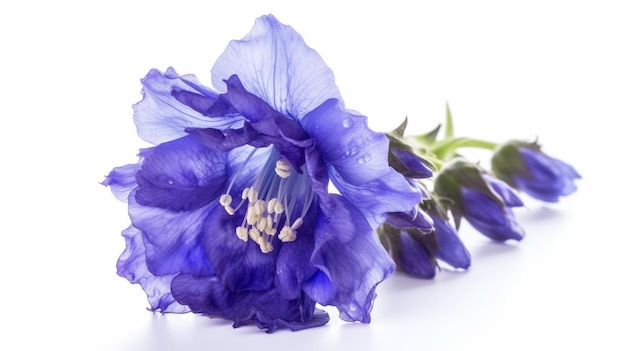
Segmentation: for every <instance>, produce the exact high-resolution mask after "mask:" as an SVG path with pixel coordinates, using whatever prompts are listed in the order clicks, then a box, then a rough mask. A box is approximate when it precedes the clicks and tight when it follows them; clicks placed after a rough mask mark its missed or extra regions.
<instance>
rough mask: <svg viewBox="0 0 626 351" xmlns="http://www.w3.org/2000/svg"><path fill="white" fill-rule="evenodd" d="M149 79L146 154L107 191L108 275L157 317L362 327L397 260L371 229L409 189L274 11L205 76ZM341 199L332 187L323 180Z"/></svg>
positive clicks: (410, 199)
mask: <svg viewBox="0 0 626 351" xmlns="http://www.w3.org/2000/svg"><path fill="white" fill-rule="evenodd" d="M211 73H212V81H213V86H214V87H215V88H216V89H217V91H213V90H211V89H210V88H207V87H205V86H203V85H202V84H201V83H200V82H199V81H198V80H197V79H196V78H195V77H194V76H192V75H183V76H181V75H178V74H177V73H176V72H175V71H174V70H173V69H171V68H170V69H168V70H167V71H166V72H165V73H162V72H160V71H157V70H151V71H150V72H149V73H148V74H147V76H146V77H145V78H144V79H143V80H142V83H143V95H144V96H143V100H142V101H141V102H139V103H137V104H136V105H135V106H134V110H135V115H134V118H135V123H136V125H137V130H138V134H139V135H140V136H141V137H142V138H143V139H144V140H146V141H148V142H149V143H152V144H154V145H155V146H154V147H151V148H147V149H144V150H141V152H140V154H139V162H138V163H137V164H133V165H126V166H122V167H118V168H115V169H114V170H113V171H112V172H111V173H110V174H109V175H108V176H107V177H106V179H105V181H104V182H103V183H104V184H105V185H108V186H110V187H111V189H112V190H113V192H114V193H115V194H116V195H117V196H118V197H119V198H122V199H125V200H127V201H128V205H129V215H130V218H131V222H132V225H131V227H130V228H129V229H127V230H126V231H125V232H124V236H125V237H126V240H127V248H126V251H125V252H124V253H123V254H122V256H121V257H120V259H119V262H118V273H119V274H120V275H122V276H124V277H126V278H127V279H128V280H129V281H131V282H133V283H138V284H140V285H141V286H142V287H143V289H144V290H145V291H146V293H147V294H148V298H149V302H150V304H151V307H152V309H153V310H160V311H164V312H169V311H173V312H181V311H185V310H190V311H193V312H196V313H203V314H207V315H210V316H217V317H222V318H226V319H230V320H232V321H234V326H240V325H244V324H250V323H253V324H256V325H257V326H258V327H259V328H262V329H266V330H267V331H268V332H271V331H273V330H275V329H277V328H289V329H292V330H298V329H302V328H308V327H313V326H318V325H322V324H324V323H326V322H327V321H328V315H327V314H326V313H325V312H323V311H321V310H318V309H316V307H315V306H316V304H321V305H332V306H336V307H337V309H338V310H339V315H340V317H341V318H342V319H344V320H346V321H360V322H369V321H370V310H371V308H372V304H373V300H374V298H375V295H376V294H375V288H376V286H377V285H378V284H379V283H380V282H381V281H383V280H384V279H385V278H387V277H388V276H389V274H391V272H392V271H393V270H394V268H395V265H394V263H393V261H392V260H391V259H390V258H389V257H388V255H387V254H386V252H385V250H384V248H383V247H382V245H381V244H380V242H379V241H378V239H377V237H376V234H375V232H374V228H376V227H377V226H378V225H380V224H381V223H382V222H383V221H384V220H385V214H386V213H388V212H404V211H409V210H410V209H412V208H415V206H416V205H417V204H418V203H419V202H420V200H421V197H420V192H419V191H417V190H416V189H415V188H414V187H412V186H411V185H410V184H409V183H408V182H407V181H406V180H405V178H404V177H403V176H402V175H400V174H399V173H397V172H395V171H394V170H393V169H392V168H390V167H389V163H388V149H389V142H388V140H387V138H386V137H385V135H384V134H381V133H376V132H374V131H372V130H370V129H369V128H368V126H367V119H366V117H364V116H362V115H360V114H358V113H356V112H353V111H348V110H346V109H345V108H344V106H343V102H342V100H341V96H340V94H339V90H338V89H337V87H336V86H335V83H334V76H333V73H332V71H331V70H330V69H329V68H328V67H327V66H326V65H325V64H324V62H323V61H322V59H321V58H320V56H319V54H318V53H317V52H315V51H314V50H312V49H310V48H309V47H308V46H307V45H306V44H305V43H304V41H303V39H302V38H301V37H300V35H299V34H298V33H296V32H295V31H294V30H293V29H292V28H291V27H289V26H285V25H283V24H281V23H280V22H278V21H277V20H276V19H275V18H274V17H273V16H271V15H269V16H263V17H261V18H259V19H257V21H256V23H255V25H254V27H253V28H252V30H251V32H250V33H249V34H248V35H247V36H245V37H244V38H243V39H241V40H238V41H232V42H231V43H230V44H229V45H228V47H227V48H226V51H225V52H224V53H223V54H222V55H221V56H220V57H219V59H218V60H217V62H216V64H215V66H214V67H213V69H212V71H211ZM331 182H332V184H333V185H334V186H335V188H336V189H337V190H338V191H339V193H330V192H329V191H328V189H329V184H330V183H331Z"/></svg>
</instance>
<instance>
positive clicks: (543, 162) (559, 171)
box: [513, 148, 581, 202]
mask: <svg viewBox="0 0 626 351" xmlns="http://www.w3.org/2000/svg"><path fill="white" fill-rule="evenodd" d="M519 152H520V154H521V155H522V157H523V158H524V162H525V163H526V166H527V167H528V169H529V171H530V173H531V178H530V179H528V178H526V177H523V176H513V179H514V181H515V183H516V185H517V186H518V187H519V188H520V189H521V190H522V191H524V192H526V193H528V194H529V195H530V196H532V197H534V198H536V199H539V200H542V201H546V202H558V201H559V198H560V197H561V196H567V195H570V194H572V193H573V192H575V191H576V189H577V187H576V184H574V180H576V179H580V178H581V176H580V174H579V173H578V172H577V171H576V170H575V169H574V167H572V166H571V165H569V164H567V163H565V162H563V161H561V160H559V159H556V158H553V157H550V156H548V155H546V154H544V153H542V152H537V151H533V150H530V149H527V148H519Z"/></svg>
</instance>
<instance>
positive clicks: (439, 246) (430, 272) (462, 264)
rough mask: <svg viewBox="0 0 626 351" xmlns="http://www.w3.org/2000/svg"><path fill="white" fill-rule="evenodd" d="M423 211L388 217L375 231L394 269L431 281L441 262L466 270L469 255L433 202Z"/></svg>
mask: <svg viewBox="0 0 626 351" xmlns="http://www.w3.org/2000/svg"><path fill="white" fill-rule="evenodd" d="M422 206H423V207H424V208H427V210H421V209H420V210H419V211H418V210H416V211H414V212H413V213H392V214H389V216H388V220H387V222H386V223H385V224H384V225H383V226H381V227H380V228H379V236H380V238H381V241H382V242H383V244H384V245H385V247H386V248H387V250H388V251H389V253H390V255H391V256H392V257H393V258H394V260H395V262H396V263H397V264H398V266H399V267H400V268H401V269H402V270H403V271H405V272H406V273H408V274H410V275H413V276H415V277H418V278H425V279H431V278H434V276H435V274H436V272H437V269H438V268H439V263H438V260H441V261H443V262H445V263H447V264H448V265H450V266H451V267H453V268H459V269H467V268H469V266H470V262H471V258H470V254H469V252H468V251H467V249H466V248H465V245H463V242H462V241H461V239H460V238H459V237H458V235H457V232H456V230H455V229H454V228H453V227H452V225H451V224H450V222H449V221H448V219H447V216H445V214H444V213H442V212H441V211H439V210H437V209H435V208H434V206H435V205H434V200H431V199H428V200H425V201H424V203H423V204H422Z"/></svg>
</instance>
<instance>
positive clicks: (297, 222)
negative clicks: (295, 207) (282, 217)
mask: <svg viewBox="0 0 626 351" xmlns="http://www.w3.org/2000/svg"><path fill="white" fill-rule="evenodd" d="M302 223H304V221H303V220H302V217H298V218H296V220H295V222H293V224H292V225H291V229H292V230H296V229H298V228H300V226H301V225H302Z"/></svg>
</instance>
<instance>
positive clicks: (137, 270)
mask: <svg viewBox="0 0 626 351" xmlns="http://www.w3.org/2000/svg"><path fill="white" fill-rule="evenodd" d="M122 236H124V239H125V240H126V248H125V249H124V252H123V253H122V255H121V256H120V258H119V260H118V261H117V274H118V275H119V276H121V277H124V278H126V279H128V281H129V282H131V283H132V284H139V285H141V287H142V288H143V290H144V291H145V292H146V295H147V296H148V302H149V303H150V306H151V307H150V308H151V310H153V311H161V312H175V313H183V312H188V311H189V308H187V307H186V306H182V305H180V304H179V303H178V302H176V301H175V300H174V298H173V297H172V294H171V292H170V284H171V282H172V279H173V278H174V276H175V275H154V274H152V273H151V272H150V271H149V270H148V267H147V266H146V256H145V252H146V251H145V246H144V244H143V239H142V237H141V233H140V232H139V230H137V229H136V228H134V227H132V226H131V227H129V228H127V229H126V230H124V231H123V232H122Z"/></svg>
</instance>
